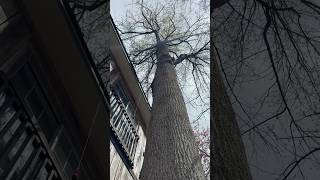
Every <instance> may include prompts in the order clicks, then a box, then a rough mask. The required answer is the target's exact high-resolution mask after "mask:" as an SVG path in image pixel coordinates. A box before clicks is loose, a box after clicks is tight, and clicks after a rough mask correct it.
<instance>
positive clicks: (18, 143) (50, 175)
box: [0, 81, 62, 180]
mask: <svg viewBox="0 0 320 180" xmlns="http://www.w3.org/2000/svg"><path fill="white" fill-rule="evenodd" d="M37 126H38V125H36V124H34V122H33V121H32V120H31V117H30V115H28V113H27V111H26V110H25V109H24V107H23V105H22V103H21V102H20V100H19V98H18V97H17V95H16V94H15V92H14V90H13V88H11V87H10V85H9V84H8V83H4V82H3V81H2V82H1V88H0V153H1V157H0V179H50V180H58V179H62V178H61V176H60V173H59V172H58V169H57V168H56V167H57V166H56V165H55V163H54V161H53V160H52V158H51V156H50V155H49V153H48V151H47V149H48V147H47V146H46V144H45V143H44V142H43V141H42V139H41V138H40V136H39V134H38V131H37Z"/></svg>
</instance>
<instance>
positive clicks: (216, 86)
mask: <svg viewBox="0 0 320 180" xmlns="http://www.w3.org/2000/svg"><path fill="white" fill-rule="evenodd" d="M211 44H212V43H211ZM213 52H214V51H213V50H212V51H211V71H212V72H211V81H212V83H211V91H212V97H211V100H210V101H211V103H210V104H211V107H213V110H212V111H211V118H213V119H211V120H212V121H211V127H213V144H211V149H212V150H213V152H212V155H213V162H211V163H212V164H213V167H214V169H213V170H212V175H213V177H214V178H213V180H251V179H252V177H251V173H250V169H249V165H248V162H247V157H246V153H245V147H244V144H243V142H242V138H241V134H240V130H239V126H238V124H237V121H236V117H235V114H234V111H233V108H232V105H231V102H230V100H229V97H228V94H227V91H226V88H225V86H224V82H223V80H222V78H221V75H220V71H219V67H218V62H217V56H215V54H214V53H213Z"/></svg>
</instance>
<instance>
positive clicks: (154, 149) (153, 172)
mask: <svg viewBox="0 0 320 180" xmlns="http://www.w3.org/2000/svg"><path fill="white" fill-rule="evenodd" d="M152 95H153V105H152V111H151V113H152V118H151V121H150V124H149V126H148V129H147V143H146V151H145V154H144V163H143V166H142V170H141V180H163V179H166V180H204V179H205V178H204V172H203V168H202V165H201V162H200V157H199V152H198V149H197V148H196V144H195V137H194V135H193V131H192V127H191V125H190V122H189V118H188V114H187V109H186V105H185V102H184V100H183V96H182V92H181V90H180V87H179V84H178V80H177V75H176V71H175V69H174V65H173V64H172V59H171V57H170V56H169V52H168V49H167V47H166V45H165V44H162V45H161V44H160V45H159V47H158V62H157V70H156V73H155V78H154V80H153V83H152Z"/></svg>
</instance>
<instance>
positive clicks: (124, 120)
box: [110, 90, 139, 168]
mask: <svg viewBox="0 0 320 180" xmlns="http://www.w3.org/2000/svg"><path fill="white" fill-rule="evenodd" d="M110 103H111V118H110V128H111V139H113V140H114V141H115V144H116V145H117V147H119V150H120V151H121V152H122V154H123V155H124V159H125V161H126V163H127V165H129V167H130V168H133V162H134V155H135V152H136V148H137V144H138V141H139V137H138V134H137V130H136V129H135V127H134V124H133V116H132V113H131V112H130V110H129V109H130V108H129V104H127V105H125V103H124V102H123V101H122V99H121V98H120V96H119V95H117V92H116V91H114V90H112V91H111V98H110Z"/></svg>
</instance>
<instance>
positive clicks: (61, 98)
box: [0, 0, 97, 180]
mask: <svg viewBox="0 0 320 180" xmlns="http://www.w3.org/2000/svg"><path fill="white" fill-rule="evenodd" d="M15 2H16V1H9V0H0V71H1V72H0V81H1V84H0V86H1V92H0V93H4V94H5V95H3V94H1V101H2V100H3V101H4V102H5V103H6V102H7V100H8V98H9V97H10V98H13V99H14V100H15V102H16V103H17V104H15V105H14V108H16V107H19V112H20V111H22V112H23V114H24V116H23V118H25V119H26V121H23V123H25V124H26V127H27V129H29V130H28V132H27V131H21V133H22V135H23V134H30V133H31V135H30V139H28V141H27V139H26V141H23V142H25V143H26V144H25V145H26V146H21V145H20V146H17V145H18V144H19V143H18V141H19V140H20V139H21V137H22V136H20V137H19V134H18V133H16V134H14V136H13V135H10V133H8V132H10V131H11V130H12V129H15V126H14V125H15V124H23V123H22V120H21V122H20V119H22V117H21V118H20V116H19V117H18V118H15V119H12V118H11V117H10V118H8V113H7V111H6V109H4V107H9V108H11V106H4V105H5V103H4V104H1V110H0V117H1V118H0V119H1V124H4V126H3V127H2V126H1V130H0V133H1V136H0V140H1V141H0V142H1V144H0V152H4V154H2V156H1V157H0V159H1V164H0V179H5V178H9V177H11V178H17V177H29V178H30V177H32V178H31V179H36V177H42V178H44V179H45V176H47V177H49V179H51V178H54V177H56V178H58V179H60V178H62V179H71V175H72V174H73V173H74V171H75V169H76V168H77V166H78V163H79V160H80V155H81V153H82V149H83V147H84V143H85V138H86V137H85V136H84V135H83V134H82V133H81V132H80V131H79V127H78V126H79V125H78V122H77V121H76V120H75V117H74V115H73V114H72V108H71V107H70V106H69V104H68V102H67V101H65V100H66V99H68V97H66V94H65V93H64V90H63V87H61V82H60V81H59V79H58V77H56V74H55V70H54V69H53V68H52V66H51V64H50V63H48V62H49V61H48V59H49V57H48V56H47V55H46V51H45V50H44V49H43V47H42V45H41V42H40V41H41V40H39V39H38V36H37V32H35V31H33V27H32V25H31V23H30V19H27V18H26V16H25V12H24V11H23V8H21V4H19V5H18V4H17V3H15ZM12 107H13V106H12ZM15 110H16V109H15ZM13 120H14V121H13ZM2 121H3V122H2ZM11 121H12V123H13V125H10V124H11ZM9 125H10V126H9ZM19 127H20V126H19ZM23 128H24V126H21V129H23ZM15 132H16V131H15ZM17 132H18V131H17ZM19 133H20V132H19ZM28 137H29V136H28ZM15 138H16V139H15ZM7 142H10V146H9V144H8V143H7ZM31 147H32V148H31ZM36 147H37V148H36ZM12 152H16V154H14V155H11V156H12V157H13V158H12V157H11V156H10V153H12ZM7 153H8V154H7ZM26 154H27V155H26ZM31 155H32V156H31ZM89 162H92V160H90V151H89V150H87V152H86V155H85V156H84V158H83V161H82V163H81V170H80V171H81V178H80V179H83V180H85V179H97V177H96V176H95V170H94V166H90V165H91V163H89ZM9 179H10V178H9ZM18 179H19V178H18ZM40 179H41V178H40Z"/></svg>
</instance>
